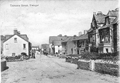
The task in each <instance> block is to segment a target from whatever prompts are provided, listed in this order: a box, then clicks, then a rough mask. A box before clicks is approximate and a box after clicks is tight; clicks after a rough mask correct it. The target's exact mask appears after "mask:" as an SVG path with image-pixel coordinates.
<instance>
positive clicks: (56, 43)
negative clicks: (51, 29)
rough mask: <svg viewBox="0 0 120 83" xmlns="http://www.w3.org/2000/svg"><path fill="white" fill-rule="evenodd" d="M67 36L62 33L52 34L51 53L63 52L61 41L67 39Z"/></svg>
mask: <svg viewBox="0 0 120 83" xmlns="http://www.w3.org/2000/svg"><path fill="white" fill-rule="evenodd" d="M66 37H67V36H62V35H61V34H60V35H58V36H50V37H49V48H50V54H56V53H61V52H62V44H61V41H62V40H64V39H66Z"/></svg>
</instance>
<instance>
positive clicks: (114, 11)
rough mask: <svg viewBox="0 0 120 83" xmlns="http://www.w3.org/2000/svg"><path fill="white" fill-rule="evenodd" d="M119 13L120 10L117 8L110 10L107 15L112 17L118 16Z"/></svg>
mask: <svg viewBox="0 0 120 83" xmlns="http://www.w3.org/2000/svg"><path fill="white" fill-rule="evenodd" d="M118 14H119V10H118V8H116V9H115V10H110V11H109V12H108V14H107V15H108V16H110V17H118Z"/></svg>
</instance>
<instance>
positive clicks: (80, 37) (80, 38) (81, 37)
mask: <svg viewBox="0 0 120 83" xmlns="http://www.w3.org/2000/svg"><path fill="white" fill-rule="evenodd" d="M84 39H88V34H83V35H81V36H77V37H75V38H74V39H73V40H84Z"/></svg>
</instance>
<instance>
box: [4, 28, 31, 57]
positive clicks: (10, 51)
mask: <svg viewBox="0 0 120 83" xmlns="http://www.w3.org/2000/svg"><path fill="white" fill-rule="evenodd" d="M30 50H31V43H30V42H29V39H28V37H27V35H26V34H20V32H19V31H17V30H14V34H13V35H5V39H4V41H3V55H4V56H18V55H20V54H21V53H22V52H24V53H26V54H27V55H30Z"/></svg>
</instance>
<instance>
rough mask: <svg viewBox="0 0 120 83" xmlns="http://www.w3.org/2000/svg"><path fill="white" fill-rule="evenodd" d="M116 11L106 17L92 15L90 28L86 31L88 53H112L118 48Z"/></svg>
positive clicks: (100, 14)
mask: <svg viewBox="0 0 120 83" xmlns="http://www.w3.org/2000/svg"><path fill="white" fill-rule="evenodd" d="M117 31H118V9H115V10H112V11H109V12H108V14H107V15H104V14H102V13H101V12H98V13H97V14H96V13H94V14H93V18H92V22H91V28H90V29H89V30H88V42H89V51H90V52H98V53H113V52H115V51H117V48H118V38H117V37H118V32H117Z"/></svg>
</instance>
